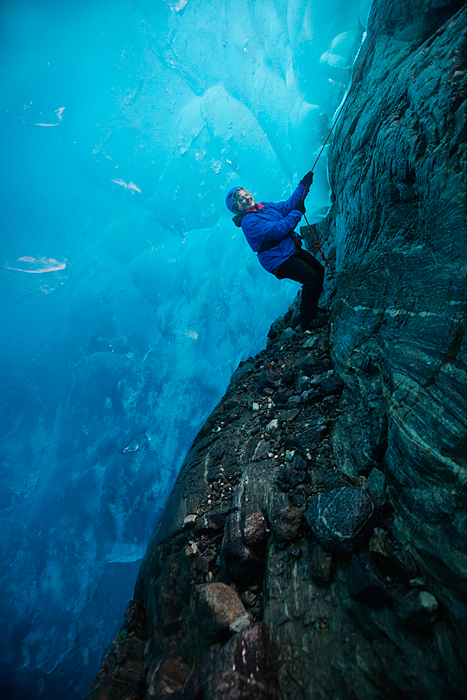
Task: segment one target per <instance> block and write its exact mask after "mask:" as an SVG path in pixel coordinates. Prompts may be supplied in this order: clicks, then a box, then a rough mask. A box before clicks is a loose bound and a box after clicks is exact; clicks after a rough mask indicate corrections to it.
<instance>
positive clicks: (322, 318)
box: [302, 313, 329, 331]
mask: <svg viewBox="0 0 467 700" xmlns="http://www.w3.org/2000/svg"><path fill="white" fill-rule="evenodd" d="M328 320H329V315H328V314H327V313H321V314H317V315H316V316H315V317H314V318H312V319H311V321H308V323H306V324H305V325H303V326H302V331H312V330H314V329H315V328H321V326H324V324H325V323H327V321H328Z"/></svg>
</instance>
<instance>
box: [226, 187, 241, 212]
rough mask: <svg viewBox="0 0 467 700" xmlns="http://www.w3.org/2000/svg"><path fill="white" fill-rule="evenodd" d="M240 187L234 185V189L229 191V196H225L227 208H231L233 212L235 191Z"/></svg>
mask: <svg viewBox="0 0 467 700" xmlns="http://www.w3.org/2000/svg"><path fill="white" fill-rule="evenodd" d="M238 189H239V187H232V189H231V190H229V191H228V192H227V197H226V198H225V203H226V204H227V208H228V209H230V211H232V212H233V205H234V196H235V192H236V191H237V190H238Z"/></svg>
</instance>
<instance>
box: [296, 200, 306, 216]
mask: <svg viewBox="0 0 467 700" xmlns="http://www.w3.org/2000/svg"><path fill="white" fill-rule="evenodd" d="M295 209H297V211H299V212H300V213H301V214H304V213H305V212H306V209H305V202H304V201H303V200H302V199H301V200H300V201H299V202H298V204H296V205H295Z"/></svg>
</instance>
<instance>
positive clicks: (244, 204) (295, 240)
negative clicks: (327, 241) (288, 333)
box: [226, 170, 328, 331]
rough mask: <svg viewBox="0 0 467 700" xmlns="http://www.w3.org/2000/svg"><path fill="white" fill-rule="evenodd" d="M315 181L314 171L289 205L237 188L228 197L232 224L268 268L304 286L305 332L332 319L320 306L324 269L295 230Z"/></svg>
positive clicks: (303, 311) (308, 175) (289, 200)
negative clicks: (257, 197) (260, 199)
mask: <svg viewBox="0 0 467 700" xmlns="http://www.w3.org/2000/svg"><path fill="white" fill-rule="evenodd" d="M312 182H313V173H312V171H311V170H310V172H309V173H307V174H306V175H305V176H304V177H303V178H302V179H301V180H300V183H299V185H298V186H297V189H296V190H295V192H294V193H293V195H292V196H291V197H290V198H289V199H287V201H285V202H276V203H274V202H261V203H260V204H258V203H256V202H255V201H254V200H253V197H252V196H251V194H250V193H249V192H248V191H247V190H245V189H244V188H243V187H233V188H232V189H231V190H229V192H228V193H227V197H226V204H227V207H228V208H229V209H230V211H231V212H232V213H233V214H235V216H234V217H233V219H232V221H233V222H234V224H235V225H236V226H239V227H240V226H241V228H242V230H243V233H244V234H245V238H246V239H247V241H248V243H249V245H250V247H251V248H252V250H253V251H254V252H255V253H258V260H259V262H260V263H261V265H262V266H263V267H264V269H265V270H267V271H268V272H271V273H272V274H273V275H275V276H276V277H277V278H278V279H280V280H281V279H284V278H287V279H291V280H294V281H295V282H300V284H302V285H303V286H302V298H301V302H300V325H301V327H302V330H304V331H305V330H312V329H313V328H319V327H320V326H322V325H324V324H325V323H326V321H327V320H328V315H327V314H326V313H323V309H319V307H318V299H319V295H320V294H321V289H322V287H323V282H324V268H323V266H322V265H321V264H320V263H319V262H318V260H316V258H315V257H313V255H311V253H309V252H308V251H306V250H304V249H303V248H302V244H301V240H300V238H299V237H298V236H297V234H296V233H295V231H294V228H295V226H296V225H297V224H298V222H299V221H300V219H301V218H302V215H303V214H304V213H305V211H306V209H305V204H304V202H303V199H302V197H303V195H304V194H305V193H306V192H307V190H308V188H309V187H310V185H311V184H312ZM305 196H306V195H305Z"/></svg>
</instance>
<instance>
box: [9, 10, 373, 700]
mask: <svg viewBox="0 0 467 700" xmlns="http://www.w3.org/2000/svg"><path fill="white" fill-rule="evenodd" d="M367 11H368V2H365V1H363V2H347V1H344V0H342V1H337V0H336V1H335V2H333V3H329V2H327V3H325V2H307V1H305V0H294V1H289V2H286V1H283V2H279V1H277V2H273V3H271V2H265V1H263V2H251V1H248V0H243V1H242V2H235V3H234V2H229V1H227V0H226V1H225V2H222V3H201V2H196V1H194V0H190V1H189V2H179V3H168V2H161V1H159V2H155V3H152V2H142V3H140V4H133V5H130V6H128V4H126V3H124V2H118V3H114V2H113V3H109V2H102V3H99V4H97V5H96V4H86V3H85V4H84V5H83V4H82V3H75V2H71V3H68V4H67V5H66V6H60V7H58V6H57V5H56V3H53V2H49V3H47V2H44V3H41V5H40V6H39V5H34V4H30V3H14V2H5V3H3V4H2V9H1V12H2V22H3V24H2V26H3V32H4V41H3V43H2V56H3V59H4V60H3V61H2V64H3V66H4V68H3V77H4V84H5V86H6V89H5V90H4V91H2V97H1V100H2V110H1V111H2V123H3V127H4V128H3V130H2V132H3V133H2V138H3V153H4V157H5V162H6V163H7V168H5V169H4V171H3V173H2V186H3V191H4V193H5V194H6V197H5V206H4V216H3V229H4V234H3V236H2V246H3V258H4V267H3V268H2V269H1V274H0V285H1V289H2V297H3V302H4V303H3V308H2V324H1V332H2V484H3V486H2V492H1V499H2V523H3V531H4V533H5V535H4V537H3V538H2V548H3V550H2V551H3V559H4V563H5V566H4V568H3V573H2V576H1V579H2V584H1V597H0V605H1V609H2V610H3V616H4V617H5V618H8V624H7V625H6V627H5V630H4V635H3V642H2V651H1V673H2V677H3V678H4V688H5V689H6V691H5V692H8V693H9V696H10V697H23V696H27V697H30V696H31V693H32V694H34V695H35V696H36V697H38V698H39V697H46V696H47V697H67V698H70V697H72V696H73V695H76V696H79V695H82V694H83V691H84V690H85V689H86V688H87V687H88V685H89V679H91V678H92V677H93V674H94V672H95V669H96V667H97V664H98V661H99V658H100V655H101V654H102V650H103V649H104V648H105V646H106V644H107V643H108V642H109V641H110V639H111V637H112V634H113V632H114V629H115V628H116V626H117V624H118V622H119V620H120V617H121V611H122V609H123V606H124V604H125V602H126V600H127V599H128V597H129V596H130V595H131V589H132V585H133V580H134V577H135V574H136V569H137V567H138V562H139V560H140V558H141V556H142V554H143V551H144V548H145V545H146V542H147V539H148V537H149V534H150V532H151V530H152V528H153V526H154V524H155V522H156V520H157V516H158V513H159V511H160V508H161V507H162V505H163V502H164V499H165V496H166V494H167V491H168V489H169V487H170V485H171V484H172V482H173V480H174V478H175V476H176V474H177V471H178V468H179V465H180V463H181V460H182V459H183V456H184V453H185V451H186V449H187V448H188V447H189V444H190V441H191V439H192V436H193V434H194V432H195V430H196V427H197V426H198V425H199V423H200V422H201V421H202V420H203V419H204V418H205V416H206V415H207V414H208V413H209V411H210V409H211V408H212V406H213V405H214V404H215V402H216V401H217V400H218V398H219V397H220V395H221V394H222V392H223V390H224V388H225V386H226V384H227V382H228V380H229V377H230V375H231V373H232V371H233V370H234V369H235V367H236V365H237V363H238V361H239V360H240V359H242V358H244V357H246V356H248V355H249V354H251V353H252V352H255V351H256V350H257V349H258V348H259V347H261V345H262V343H263V341H264V337H265V334H266V331H267V328H268V326H269V323H270V322H271V320H272V319H273V318H274V317H275V315H277V313H278V312H279V311H281V310H283V308H284V307H285V306H286V305H287V303H288V302H289V300H290V298H291V297H292V296H293V294H294V293H295V290H296V286H295V285H287V284H283V285H279V284H278V283H277V281H276V280H273V279H272V278H271V279H270V278H269V276H268V275H267V274H266V273H264V272H263V271H262V270H261V268H260V267H259V266H258V265H257V263H256V260H255V259H254V256H253V255H252V254H251V252H250V251H249V250H248V249H247V247H246V245H245V243H244V241H243V240H242V238H241V237H240V236H238V235H236V231H235V230H234V229H233V227H232V225H231V222H230V220H229V217H228V216H227V213H228V212H226V210H225V209H224V203H223V199H224V192H225V189H226V188H227V187H229V186H232V185H234V184H236V183H240V182H244V183H245V184H247V185H248V186H249V187H250V189H251V190H252V191H253V192H254V194H255V195H257V196H258V197H259V198H260V199H261V198H263V197H264V198H265V199H274V198H280V197H282V196H287V194H288V193H289V192H290V190H291V188H292V187H293V185H294V183H296V181H297V176H301V175H302V174H303V173H304V171H306V170H307V169H308V167H309V165H310V159H311V156H312V155H313V154H314V153H315V152H316V149H317V148H318V147H319V145H320V144H321V143H322V140H323V135H324V134H325V132H326V129H327V127H328V124H329V120H330V118H331V116H332V113H333V112H334V110H335V108H336V107H337V105H338V103H339V101H340V99H341V98H342V96H343V92H344V90H345V84H346V81H347V79H348V76H349V72H350V66H351V63H352V58H353V56H354V55H355V51H356V49H357V48H358V45H359V42H360V39H361V35H362V31H363V29H364V27H365V22H366V15H367ZM309 202H310V204H309V212H312V215H311V218H312V219H313V220H320V219H322V218H323V216H324V215H325V214H326V211H327V208H328V184H327V179H326V166H325V160H324V159H323V160H322V161H321V162H320V164H319V168H318V169H317V173H316V183H315V185H314V187H313V191H312V194H311V195H310V198H309ZM109 582H111V583H109ZM78 668H79V669H80V671H79V673H76V669H78ZM70 669H71V670H70Z"/></svg>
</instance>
